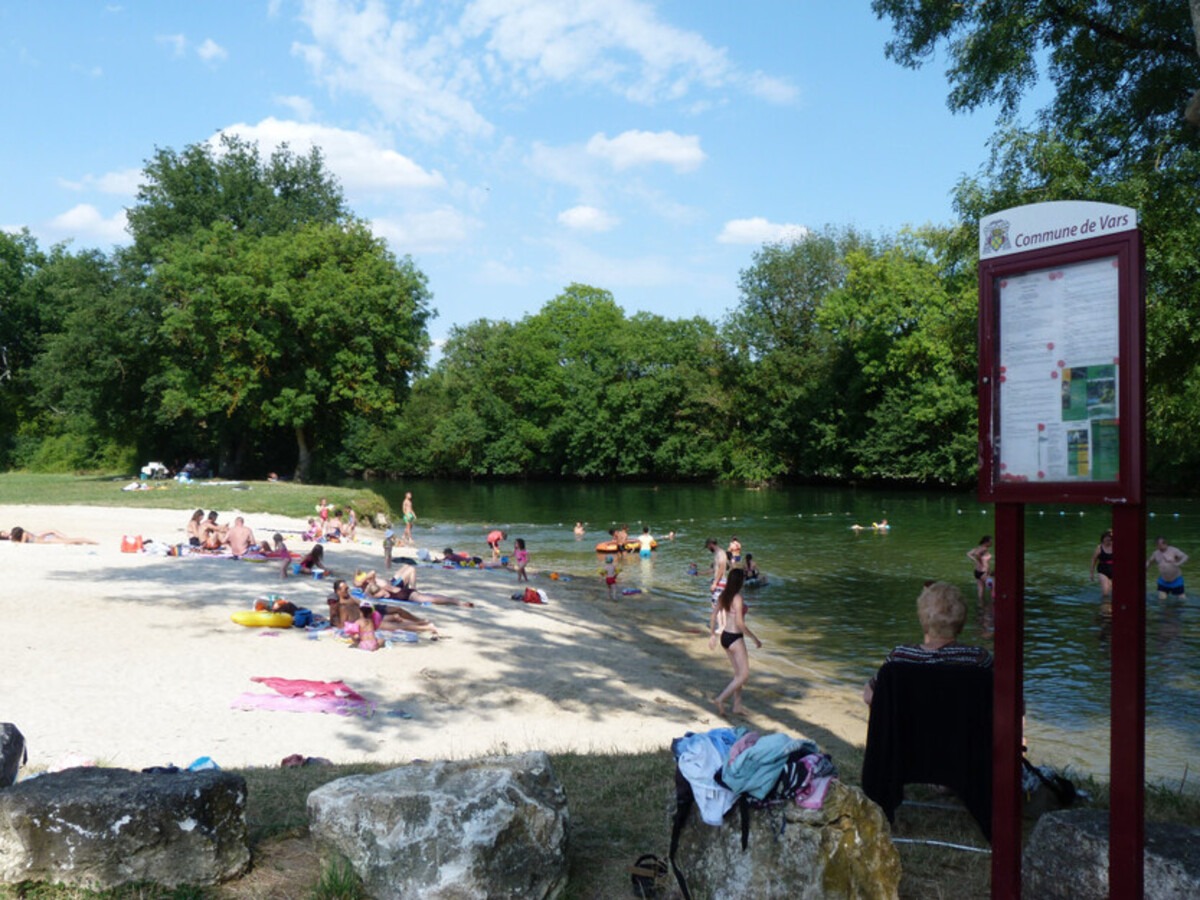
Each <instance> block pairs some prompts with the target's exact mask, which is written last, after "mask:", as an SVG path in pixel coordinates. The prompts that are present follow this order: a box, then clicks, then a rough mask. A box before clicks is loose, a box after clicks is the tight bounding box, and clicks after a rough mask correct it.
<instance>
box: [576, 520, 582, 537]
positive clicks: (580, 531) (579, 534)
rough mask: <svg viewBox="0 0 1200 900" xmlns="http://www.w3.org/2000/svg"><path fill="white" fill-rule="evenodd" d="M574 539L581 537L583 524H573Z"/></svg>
mask: <svg viewBox="0 0 1200 900" xmlns="http://www.w3.org/2000/svg"><path fill="white" fill-rule="evenodd" d="M575 537H577V538H581V537H583V523H582V522H576V523H575Z"/></svg>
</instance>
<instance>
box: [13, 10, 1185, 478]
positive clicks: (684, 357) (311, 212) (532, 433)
mask: <svg viewBox="0 0 1200 900" xmlns="http://www.w3.org/2000/svg"><path fill="white" fill-rule="evenodd" d="M943 6H945V7H946V9H949V6H951V5H942V4H932V5H931V4H926V3H922V2H917V0H875V2H874V3H873V7H874V9H875V11H876V13H877V14H878V15H880V16H881V17H884V16H887V17H891V18H892V20H893V23H894V26H895V39H894V40H893V42H892V43H891V44H890V45H889V48H888V53H889V55H890V56H892V57H893V58H894V59H896V60H897V61H898V62H899V63H901V64H903V65H909V66H918V65H921V64H922V63H923V62H924V61H925V60H926V59H928V58H929V57H930V55H931V53H932V52H933V51H934V50H935V49H936V48H937V47H939V46H945V48H946V49H947V51H948V53H949V58H950V60H951V63H952V65H951V69H950V71H949V73H948V77H949V79H950V88H951V90H950V103H951V106H952V107H954V108H959V109H972V108H975V107H976V106H978V105H979V104H981V103H984V102H991V101H998V102H1000V103H1001V106H1002V109H1003V110H1004V111H1005V114H1006V117H1005V118H1004V119H1003V120H1002V121H1001V122H1000V124H999V128H998V131H997V133H996V135H995V137H994V139H993V141H992V145H991V155H990V158H989V159H988V160H987V161H986V162H985V163H984V164H983V166H982V167H981V169H980V171H979V172H978V173H977V174H976V175H974V176H970V177H964V178H963V179H962V180H961V181H960V183H959V184H958V186H957V188H956V190H955V195H954V197H955V211H956V216H957V222H955V223H952V224H949V225H942V226H925V227H922V228H914V229H906V230H903V231H901V232H900V233H898V234H891V235H873V234H866V233H863V232H860V231H856V230H854V229H850V228H841V227H838V226H836V225H832V226H827V227H825V228H823V229H819V230H817V231H814V232H812V233H810V234H809V235H807V236H806V237H804V238H803V239H800V240H796V241H793V242H788V243H779V244H768V245H764V246H763V247H761V248H760V249H759V250H758V251H757V252H756V253H755V254H754V256H753V259H752V261H751V264H750V265H749V266H748V267H747V268H746V269H745V270H743V271H742V272H741V274H740V279H739V284H738V287H739V291H738V297H737V302H736V305H735V306H734V307H733V309H732V310H731V312H730V313H729V314H728V315H727V316H725V317H724V318H723V319H721V320H719V321H710V320H708V319H705V318H703V317H693V318H690V319H668V318H665V317H662V316H658V315H654V314H649V313H637V314H635V315H627V314H626V313H625V312H624V311H623V310H622V309H621V307H620V306H619V303H618V298H616V297H614V296H613V295H612V294H611V293H610V292H608V291H606V290H604V289H602V288H600V287H594V286H589V285H582V284H571V285H567V286H565V287H564V289H563V291H562V292H561V293H560V294H559V295H558V296H556V297H554V298H550V299H548V300H546V301H545V302H544V304H543V305H542V307H541V308H540V309H539V310H538V311H537V312H536V313H532V314H530V315H527V316H525V317H524V318H522V319H521V320H519V321H515V322H514V321H505V320H488V319H480V320H478V321H475V322H471V323H469V324H466V325H460V326H456V327H455V328H453V329H452V331H451V334H450V337H449V339H448V341H447V342H446V345H445V347H444V349H443V353H442V356H441V358H440V359H439V360H438V362H437V363H436V364H435V365H432V366H431V365H430V364H429V348H430V343H429V336H428V330H427V326H428V321H429V318H430V316H431V315H433V310H432V306H431V303H432V294H431V292H430V290H429V286H428V284H427V280H426V278H425V276H424V274H423V273H422V272H421V271H420V270H419V269H418V268H417V267H416V265H415V264H414V263H413V262H412V260H411V259H410V258H408V257H396V256H395V255H393V254H392V253H391V252H389V251H388V250H387V248H386V246H385V245H384V243H383V241H382V240H380V239H379V238H377V237H375V236H374V235H373V234H372V233H371V231H370V229H369V227H368V226H367V224H366V223H364V222H362V221H361V220H359V219H357V218H356V217H355V216H354V215H353V214H352V213H351V211H349V210H348V209H347V207H346V203H345V199H344V197H343V195H342V193H341V190H340V187H339V186H338V185H337V183H336V180H335V179H333V178H332V177H331V176H330V175H329V173H328V172H327V171H326V170H325V167H324V161H323V159H322V157H321V154H320V152H319V151H315V150H314V151H312V152H311V153H309V154H308V155H305V156H297V155H295V154H292V153H291V152H290V151H288V150H287V148H283V149H281V150H279V151H277V152H276V153H274V154H272V155H271V157H270V158H269V159H263V158H261V156H260V154H259V152H258V149H257V148H256V147H255V146H253V145H249V144H246V143H243V142H240V141H238V140H237V139H233V138H225V139H223V145H222V146H221V147H220V148H219V150H214V149H213V148H211V147H210V146H208V145H195V146H191V147H188V148H186V149H185V150H184V151H182V152H175V151H173V150H169V149H168V150H162V149H160V150H157V151H156V153H155V154H154V156H153V157H152V158H151V159H150V160H149V161H148V162H147V164H146V167H145V170H144V171H143V184H142V187H141V188H140V190H139V193H138V196H137V200H136V202H135V204H134V206H133V207H132V208H131V209H130V210H129V231H130V234H131V237H132V243H131V244H130V246H128V247H125V248H120V249H117V250H114V251H113V252H112V253H111V254H105V253H102V252H100V251H97V250H78V251H71V250H70V249H69V248H68V247H65V246H56V247H52V248H50V249H49V250H43V249H41V248H39V247H38V246H37V243H36V241H35V240H34V239H33V238H32V237H31V236H30V235H29V234H28V233H27V232H23V233H20V234H0V467H3V468H8V467H25V468H30V469H50V470H64V469H65V470H72V469H106V470H113V469H116V470H125V471H128V470H129V469H131V468H133V467H134V465H135V464H136V463H137V462H138V461H144V460H146V459H148V458H165V459H166V460H169V461H174V460H181V459H185V458H189V457H204V458H208V459H210V460H212V461H213V462H214V463H215V464H216V467H217V469H218V471H220V472H221V473H222V474H224V475H229V476H233V475H253V474H260V473H263V472H266V471H281V472H288V471H290V472H294V474H295V475H296V476H297V477H302V478H308V477H320V478H326V479H328V478H337V477H340V476H343V475H361V474H364V473H377V474H384V475H387V474H396V475H400V474H403V475H428V476H471V477H474V476H492V477H522V476H532V477H553V478H564V477H565V478H574V479H592V478H625V477H627V478H656V479H737V480H748V481H755V482H765V481H772V480H783V479H835V480H846V479H856V480H878V481H890V482H908V483H914V484H947V485H949V484H954V485H967V484H970V483H971V482H972V481H973V480H974V477H975V466H976V459H975V457H976V414H975V408H976V397H975V377H976V364H977V357H976V317H977V286H976V261H977V252H978V251H977V241H976V234H977V231H976V223H977V222H978V221H979V219H980V218H982V217H984V216H986V215H988V214H990V213H992V212H995V211H997V210H1000V209H1005V208H1008V207H1012V206H1019V205H1023V204H1026V203H1033V202H1040V201H1046V200H1059V199H1089V200H1098V201H1102V202H1109V203H1114V204H1119V205H1124V206H1130V207H1133V208H1135V209H1137V210H1138V212H1139V217H1140V226H1141V228H1142V230H1143V233H1144V235H1145V238H1146V245H1147V312H1146V317H1147V363H1148V365H1147V388H1148V402H1147V405H1148V417H1147V419H1148V432H1149V441H1148V443H1149V454H1148V456H1149V468H1150V474H1151V477H1152V480H1155V481H1157V482H1158V483H1160V484H1182V483H1183V482H1184V479H1185V478H1186V475H1187V473H1188V472H1190V471H1191V470H1192V469H1193V467H1194V466H1195V465H1196V464H1197V463H1198V462H1200V449H1198V446H1197V442H1196V441H1195V440H1194V438H1193V435H1194V434H1195V433H1197V426H1200V387H1198V386H1200V354H1197V352H1196V349H1195V345H1196V342H1197V335H1200V321H1198V320H1200V302H1198V301H1200V297H1198V296H1197V293H1198V292H1200V278H1198V277H1197V275H1198V273H1197V269H1198V268H1200V256H1198V254H1197V253H1196V248H1197V247H1198V246H1200V216H1197V212H1198V210H1197V203H1196V198H1197V196H1200V190H1198V189H1200V131H1198V130H1197V127H1196V126H1195V125H1194V124H1192V123H1191V122H1190V121H1189V117H1190V116H1191V115H1192V114H1193V110H1192V107H1194V106H1196V103H1197V101H1196V99H1195V98H1196V97H1200V94H1198V93H1196V85H1198V84H1200V56H1197V53H1196V51H1195V47H1196V42H1195V40H1194V38H1195V35H1196V33H1197V31H1200V29H1197V30H1196V31H1194V30H1193V25H1192V22H1191V19H1190V18H1189V14H1188V9H1187V7H1186V5H1184V4H1177V3H1173V2H1169V0H1154V2H1140V3H1139V2H1130V0H1122V2H1118V3H1111V2H1104V3H1101V2H1099V0H1092V2H1087V3H1079V4H1071V5H1067V6H1064V5H1062V4H1040V3H1035V2H1033V0H1030V2H1023V3H1017V4H1013V8H1012V9H1011V10H1010V11H1007V12H1005V13H1004V14H1003V15H992V14H990V13H989V14H984V12H981V11H980V9H978V8H976V7H974V6H971V5H969V4H968V5H962V4H953V5H952V6H953V7H954V9H953V10H950V11H949V12H946V9H942V7H943ZM943 13H945V14H943ZM1017 51H1019V52H1017ZM1041 56H1045V58H1046V59H1048V63H1047V64H1046V65H1047V66H1048V72H1047V73H1046V75H1047V77H1049V78H1051V79H1052V80H1053V82H1054V84H1055V88H1056V92H1055V97H1054V100H1053V101H1052V103H1051V104H1050V105H1049V106H1048V107H1047V108H1046V109H1044V110H1042V111H1040V113H1039V114H1038V116H1037V118H1036V120H1035V121H1034V122H1033V123H1032V124H1030V125H1020V124H1018V123H1017V122H1016V121H1015V120H1014V119H1013V118H1012V116H1011V114H1012V113H1013V112H1014V111H1015V110H1016V108H1017V106H1018V104H1019V101H1020V99H1021V97H1022V96H1023V95H1024V94H1025V93H1026V92H1027V90H1028V88H1029V87H1030V85H1031V84H1032V83H1033V82H1034V81H1036V80H1037V78H1038V77H1039V72H1038V65H1039V63H1038V60H1039V58H1041ZM1080 327H1083V328H1086V327H1088V323H1080Z"/></svg>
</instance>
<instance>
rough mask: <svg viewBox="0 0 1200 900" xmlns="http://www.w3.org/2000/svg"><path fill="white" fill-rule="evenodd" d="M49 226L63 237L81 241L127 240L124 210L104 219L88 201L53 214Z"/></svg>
mask: <svg viewBox="0 0 1200 900" xmlns="http://www.w3.org/2000/svg"><path fill="white" fill-rule="evenodd" d="M49 228H50V230H51V231H53V232H55V233H58V234H60V235H62V237H64V238H75V239H76V240H78V241H80V242H82V243H87V242H90V241H101V242H103V243H107V244H120V243H125V242H127V241H128V240H129V235H128V234H126V232H125V210H123V209H122V210H121V211H120V212H117V213H115V214H114V215H112V216H111V217H109V218H107V219H106V218H104V216H103V215H102V214H101V213H100V210H98V209H96V207H94V206H92V205H91V204H90V203H80V204H79V205H78V206H73V207H71V208H70V209H69V210H67V211H66V212H65V213H62V214H61V215H57V216H55V217H54V218H53V219H51V220H50V222H49Z"/></svg>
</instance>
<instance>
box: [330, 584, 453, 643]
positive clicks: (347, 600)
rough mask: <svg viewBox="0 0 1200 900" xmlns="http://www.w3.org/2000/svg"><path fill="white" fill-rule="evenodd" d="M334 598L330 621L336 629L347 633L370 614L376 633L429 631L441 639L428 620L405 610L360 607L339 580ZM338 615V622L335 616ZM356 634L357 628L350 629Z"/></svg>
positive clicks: (335, 587) (334, 588) (347, 586)
mask: <svg viewBox="0 0 1200 900" xmlns="http://www.w3.org/2000/svg"><path fill="white" fill-rule="evenodd" d="M333 590H334V596H333V597H330V598H329V606H330V621H331V622H333V623H334V625H335V627H337V626H338V625H340V626H341V628H342V630H343V631H346V630H347V628H348V627H349V626H353V625H354V623H356V622H358V621H359V619H360V618H362V617H363V615H364V614H366V613H370V616H371V621H372V625H373V626H374V629H375V630H376V631H417V632H420V631H427V632H429V633H430V636H431V637H433V638H435V639H436V638H438V637H440V635H439V633H438V630H437V628H436V627H434V625H433V623H432V622H430V621H429V620H428V619H421V618H418V617H417V616H414V615H413V614H412V613H410V612H407V611H406V610H403V609H391V610H388V611H386V612H384V611H382V610H378V609H373V608H372V607H370V606H362V607H360V606H359V602H358V601H357V600H355V599H354V598H353V597H351V596H350V585H348V584H347V583H346V582H345V581H344V580H342V579H340V578H339V579H338V580H337V581H336V582H334V585H333ZM335 600H336V601H337V604H336V605H337V612H336V614H335V613H334V611H333V607H334V601H335ZM335 615H336V620H335V618H334V616H335ZM350 630H351V632H352V633H356V632H357V631H358V630H359V629H358V628H357V627H353V628H350Z"/></svg>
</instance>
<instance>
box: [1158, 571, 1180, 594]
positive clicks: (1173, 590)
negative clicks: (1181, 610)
mask: <svg viewBox="0 0 1200 900" xmlns="http://www.w3.org/2000/svg"><path fill="white" fill-rule="evenodd" d="M1158 589H1159V591H1160V592H1161V593H1164V594H1171V595H1172V596H1174V597H1182V596H1183V576H1182V575H1180V576H1179V577H1178V578H1176V579H1175V580H1174V581H1163V580H1162V579H1161V578H1160V579H1158Z"/></svg>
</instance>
